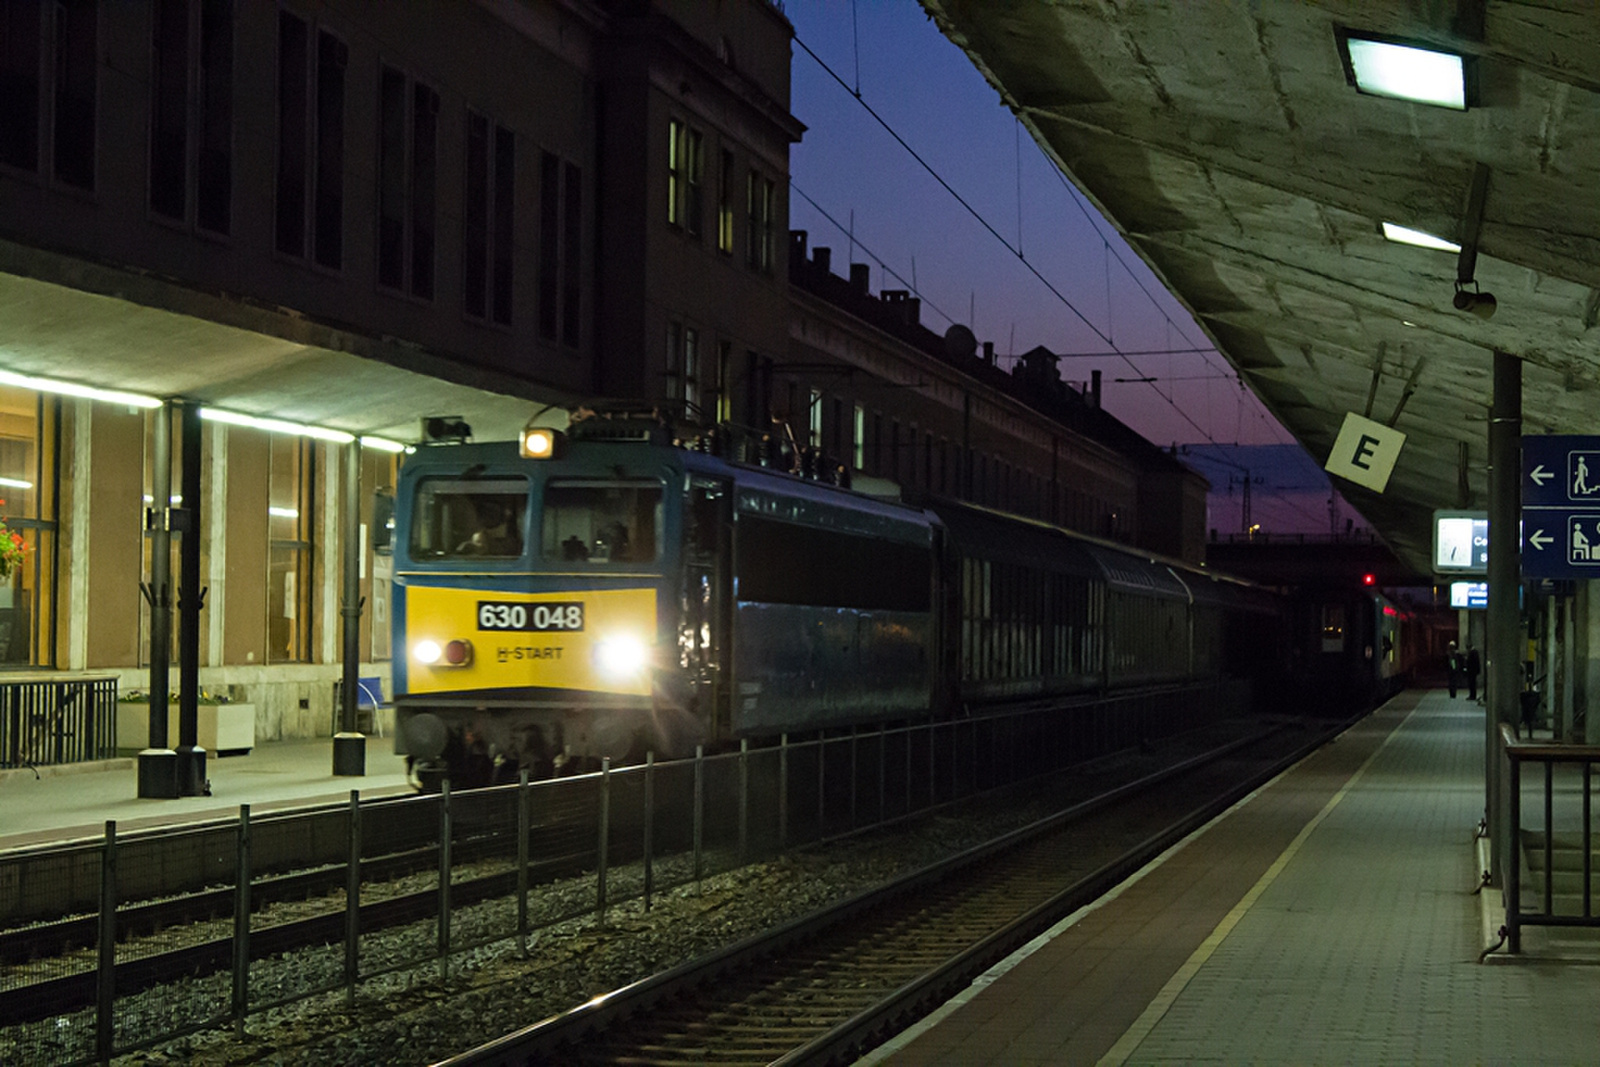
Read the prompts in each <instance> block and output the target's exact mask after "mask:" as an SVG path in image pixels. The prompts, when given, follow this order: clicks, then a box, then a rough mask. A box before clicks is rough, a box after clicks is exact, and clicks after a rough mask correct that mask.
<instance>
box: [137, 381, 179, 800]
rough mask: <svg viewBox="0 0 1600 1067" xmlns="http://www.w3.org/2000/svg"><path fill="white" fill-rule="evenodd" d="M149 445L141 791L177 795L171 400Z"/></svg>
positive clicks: (160, 414)
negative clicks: (170, 720)
mask: <svg viewBox="0 0 1600 1067" xmlns="http://www.w3.org/2000/svg"><path fill="white" fill-rule="evenodd" d="M153 418H154V419H155V434H154V441H153V443H152V446H151V456H150V460H151V466H152V467H153V471H152V473H151V478H150V495H151V497H152V499H151V501H150V507H149V508H147V509H146V510H145V529H146V530H147V531H148V532H149V534H150V581H149V582H147V583H145V585H144V589H143V592H144V598H145V602H146V603H147V604H148V605H149V607H150V737H149V742H150V743H149V747H148V748H146V749H145V750H144V751H143V752H141V753H139V794H138V795H139V796H141V797H163V798H165V797H176V796H177V795H178V754H177V753H176V752H174V751H173V750H172V749H171V748H169V747H167V746H168V739H167V686H168V684H169V673H168V669H167V664H168V660H169V659H170V658H171V656H172V593H171V585H172V406H171V404H170V402H169V403H167V404H163V405H161V407H159V408H157V409H156V412H155V414H154V416H153Z"/></svg>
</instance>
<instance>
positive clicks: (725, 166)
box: [717, 149, 737, 256]
mask: <svg viewBox="0 0 1600 1067" xmlns="http://www.w3.org/2000/svg"><path fill="white" fill-rule="evenodd" d="M736 180H737V179H736V178H735V176H734V169H733V153H732V152H729V151H728V150H727V149H723V150H722V174H721V177H720V179H719V180H718V182H717V251H718V252H721V253H722V254H724V255H729V256H731V255H733V201H734V196H735V195H736V193H737V188H736V186H735V184H734V183H735V181H736Z"/></svg>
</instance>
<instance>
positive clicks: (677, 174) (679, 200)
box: [667, 119, 706, 237]
mask: <svg viewBox="0 0 1600 1067" xmlns="http://www.w3.org/2000/svg"><path fill="white" fill-rule="evenodd" d="M705 166H706V164H705V137H704V136H703V135H702V134H701V132H700V131H699V130H697V129H695V128H694V127H692V126H689V125H687V124H685V123H682V122H679V121H678V120H677V119H672V120H670V121H669V122H668V123H667V223H668V224H669V225H672V226H681V227H682V228H683V232H684V233H686V234H688V235H689V236H690V237H699V236H700V229H701V226H702V225H703V220H704V215H705V204H704V201H705V194H704V191H703V189H704V185H705Z"/></svg>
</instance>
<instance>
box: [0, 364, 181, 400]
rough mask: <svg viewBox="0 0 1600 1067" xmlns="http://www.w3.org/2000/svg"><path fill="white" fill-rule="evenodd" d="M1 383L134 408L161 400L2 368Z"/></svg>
mask: <svg viewBox="0 0 1600 1067" xmlns="http://www.w3.org/2000/svg"><path fill="white" fill-rule="evenodd" d="M0 385H15V386H17V387H18V388H21V389H37V390H38V391H39V392H41V393H60V394H62V395H63V396H81V397H84V398H86V399H88V400H104V401H106V402H107V403H111V404H126V405H127V406H128V407H133V408H158V407H160V406H161V401H159V400H157V399H156V398H155V397H153V396H142V395H140V394H139V393H124V392H122V391H121V390H118V389H96V388H95V387H94V386H92V385H79V384H78V383H76V382H62V381H57V380H55V379H54V378H35V377H33V376H32V375H29V374H17V373H15V372H14V371H8V370H0Z"/></svg>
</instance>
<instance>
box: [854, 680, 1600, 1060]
mask: <svg viewBox="0 0 1600 1067" xmlns="http://www.w3.org/2000/svg"><path fill="white" fill-rule="evenodd" d="M1484 734H1485V726H1484V710H1483V708H1482V707H1480V706H1478V705H1477V704H1476V703H1473V702H1469V701H1468V700H1466V699H1465V698H1464V697H1463V698H1459V699H1454V700H1452V699H1451V698H1450V697H1449V695H1448V694H1447V693H1446V692H1445V691H1444V690H1432V691H1426V690H1415V691H1411V692H1407V693H1403V694H1401V695H1399V696H1397V697H1396V698H1394V699H1393V700H1391V701H1389V702H1388V703H1387V704H1386V705H1384V706H1383V707H1382V708H1380V709H1378V710H1377V711H1375V712H1374V713H1373V714H1372V715H1370V716H1368V717H1367V718H1365V719H1363V720H1362V721H1361V722H1359V723H1357V724H1356V725H1355V726H1353V727H1352V728H1351V729H1350V730H1348V731H1347V732H1346V733H1344V734H1343V735H1342V736H1341V737H1340V738H1339V739H1338V741H1336V742H1335V743H1334V744H1331V745H1328V746H1325V747H1324V748H1322V749H1321V750H1319V751H1318V752H1316V753H1314V754H1312V755H1311V756H1309V757H1308V758H1307V759H1305V760H1303V761H1302V762H1301V763H1300V764H1298V765H1297V766H1296V767H1295V768H1293V769H1292V770H1290V771H1288V772H1286V773H1285V774H1283V775H1281V776H1280V777H1279V778H1277V779H1276V780H1274V781H1273V782H1272V783H1270V784H1269V785H1267V786H1265V787H1263V788H1262V789H1260V790H1258V791H1257V792H1256V793H1255V794H1253V795H1252V796H1250V797H1249V798H1246V799H1245V800H1244V801H1241V802H1240V803H1239V804H1237V805H1235V806H1234V808H1232V809H1231V810H1230V811H1229V812H1227V813H1225V814H1224V815H1222V816H1220V817H1219V818H1217V819H1215V820H1213V821H1212V822H1211V823H1210V824H1208V825H1207V826H1206V827H1204V828H1202V829H1201V830H1199V831H1197V832H1196V833H1194V834H1193V835H1191V836H1190V837H1189V838H1188V839H1187V840H1185V841H1184V842H1183V843H1181V844H1179V845H1177V846H1175V847H1174V848H1172V849H1170V850H1168V851H1167V852H1166V853H1165V854H1164V855H1162V856H1161V857H1159V858H1158V859H1156V860H1155V861H1152V863H1150V864H1149V865H1147V866H1146V867H1145V868H1144V869H1143V870H1141V871H1140V872H1139V873H1138V874H1137V875H1136V876H1135V877H1133V878H1131V879H1129V881H1128V882H1126V883H1124V884H1123V885H1122V886H1120V887H1119V888H1118V889H1117V890H1116V891H1115V892H1113V893H1112V894H1110V895H1108V897H1106V898H1104V899H1102V900H1101V901H1098V902H1096V903H1095V904H1094V905H1091V906H1090V907H1088V908H1085V909H1083V910H1081V911H1080V912H1078V913H1076V914H1074V915H1072V916H1069V917H1068V918H1067V919H1065V920H1063V921H1062V922H1061V923H1059V924H1057V925H1056V926H1055V927H1054V928H1052V929H1051V930H1050V931H1048V932H1046V933H1045V934H1043V935H1041V936H1040V937H1039V938H1036V939H1035V940H1034V941H1033V942H1031V943H1030V944H1029V945H1027V946H1025V947H1024V948H1022V949H1020V950H1019V951H1018V952H1016V953H1014V954H1013V955H1012V956H1011V957H1010V958H1008V959H1006V960H1004V961H1002V962H1001V963H1000V964H998V965H996V966H995V967H994V968H992V969H991V970H990V971H989V972H987V973H986V974H984V975H982V976H980V977H979V978H978V979H977V980H975V981H974V982H973V984H972V985H971V986H970V987H969V988H968V989H967V990H966V991H965V992H964V993H963V994H961V995H960V996H958V997H956V998H955V999H954V1000H952V1001H951V1002H950V1003H948V1004H946V1005H945V1006H944V1007H942V1008H941V1009H939V1011H937V1012H935V1013H934V1014H933V1015H932V1016H930V1017H928V1018H927V1019H925V1020H923V1021H922V1022H921V1023H919V1024H918V1025H917V1026H915V1027H913V1028H912V1029H910V1030H908V1031H906V1032H904V1033H902V1034H900V1035H899V1036H898V1037H896V1038H895V1039H894V1040H893V1041H891V1042H890V1043H888V1044H887V1045H885V1046H884V1047H882V1048H880V1049H878V1050H876V1051H874V1052H873V1053H871V1054H869V1055H868V1056H866V1057H865V1058H864V1059H863V1060H861V1061H860V1063H861V1064H867V1065H877V1064H893V1065H895V1067H911V1065H923V1064H1004V1065H1007V1067H1013V1065H1014V1067H1030V1065H1045V1064H1049V1065H1058V1064H1094V1063H1099V1064H1173V1063H1185V1064H1193V1063H1225V1064H1246V1063H1262V1064H1285V1063H1409V1064H1429V1063H1436V1064H1463V1063H1519V1064H1521V1063H1548V1064H1577V1063H1600V1038H1597V1034H1600V1030H1597V1023H1596V1016H1595V1005H1596V1004H1600V932H1594V931H1591V932H1576V933H1575V932H1571V931H1565V932H1562V933H1561V935H1560V936H1561V937H1563V938H1565V939H1566V940H1564V941H1563V940H1559V939H1558V938H1557V936H1556V935H1557V932H1556V931H1543V930H1541V931H1537V935H1538V936H1532V935H1534V934H1535V932H1534V931H1528V932H1527V933H1525V935H1524V940H1523V950H1524V951H1523V953H1522V955H1520V956H1516V957H1511V956H1506V955H1504V953H1503V950H1502V951H1501V952H1499V953H1494V954H1491V955H1490V956H1489V957H1488V961H1487V962H1486V963H1483V964H1480V963H1479V962H1478V956H1479V953H1480V952H1481V951H1482V950H1483V949H1484V948H1485V947H1487V946H1488V945H1489V944H1492V943H1493V931H1496V930H1498V928H1499V926H1500V924H1501V922H1503V912H1502V911H1501V901H1500V893H1499V891H1498V890H1494V889H1485V890H1484V891H1483V893H1482V894H1474V892H1473V890H1474V889H1475V888H1476V886H1477V884H1478V881H1479V878H1480V872H1481V870H1482V861H1481V860H1480V857H1479V847H1478V846H1479V844H1480V843H1479V842H1477V841H1475V833H1476V828H1477V826H1478V821H1479V819H1480V818H1481V817H1482V815H1483V805H1484V790H1483V768H1484ZM1540 938H1543V940H1540Z"/></svg>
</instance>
